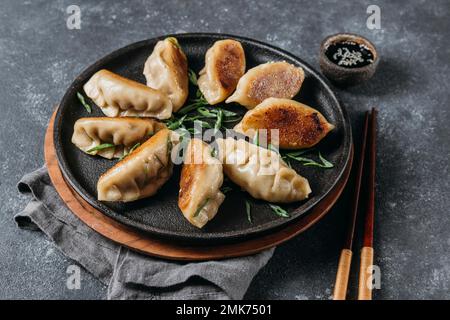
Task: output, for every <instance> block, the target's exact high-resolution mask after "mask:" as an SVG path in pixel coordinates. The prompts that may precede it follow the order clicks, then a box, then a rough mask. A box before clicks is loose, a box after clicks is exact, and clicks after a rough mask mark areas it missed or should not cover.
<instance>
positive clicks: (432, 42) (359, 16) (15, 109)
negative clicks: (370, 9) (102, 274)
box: [0, 0, 450, 299]
mask: <svg viewBox="0 0 450 320" xmlns="http://www.w3.org/2000/svg"><path fill="white" fill-rule="evenodd" d="M70 4H78V5H80V7H81V10H82V16H81V19H82V23H81V30H68V29H67V28H66V18H67V14H66V13H65V10H66V8H67V6H68V5H70ZM369 4H378V5H379V6H380V7H381V18H382V20H381V23H382V29H381V30H369V29H367V27H366V19H367V14H366V8H367V6H368V5H369ZM449 17H450V3H449V2H448V1H446V0H442V1H395V3H393V2H392V1H372V0H370V1H359V2H358V3H356V2H355V1H295V0H287V1H256V0H255V1H246V2H244V1H218V0H214V1H206V0H205V1H181V0H180V1H143V0H142V1H95V2H94V1H92V2H87V1H79V0H78V1H16V0H3V1H1V2H0V74H1V77H0V97H1V102H0V108H1V116H0V130H1V136H0V137H1V138H0V150H2V152H0V172H1V179H0V203H1V212H0V225H1V227H0V228H1V229H0V257H1V259H0V298H39V299H41V298H42V299H46V298H68V299H73V298H85V299H94V298H95V299H97V298H103V297H104V296H105V288H104V287H103V286H102V285H100V284H99V282H97V281H96V280H95V279H93V278H92V277H91V276H90V275H89V274H87V273H85V272H83V274H82V288H81V289H80V290H73V291H70V290H68V289H66V286H65V281H66V273H65V272H66V268H67V266H68V265H70V264H71V261H70V260H68V259H66V258H65V257H64V256H63V255H62V254H61V253H60V252H59V251H58V250H57V249H56V248H55V247H54V246H53V245H52V244H51V243H50V242H49V241H48V240H47V239H46V237H45V236H44V235H42V234H40V233H36V232H29V231H22V230H19V229H17V227H16V226H15V223H14V221H13V219H12V218H13V215H14V214H15V213H16V212H18V211H20V210H21V209H22V208H23V207H24V206H25V202H26V199H25V198H23V197H21V196H19V194H18V193H17V191H16V187H15V185H16V183H17V181H18V180H19V179H20V177H21V176H22V175H23V174H24V173H26V172H28V171H31V170H34V169H36V168H38V167H40V166H41V165H42V163H43V139H44V132H45V127H46V124H47V121H48V119H49V117H50V114H51V112H52V110H53V106H54V105H55V104H56V103H58V101H59V100H60V99H61V98H62V96H63V94H64V91H65V89H66V88H67V87H68V86H69V84H70V83H71V81H72V80H73V79H74V78H75V76H76V75H77V74H78V73H79V72H80V71H81V70H82V69H84V68H85V67H86V66H88V65H89V64H91V63H92V62H94V61H95V60H97V59H98V58H100V57H102V56H104V55H106V54H107V53H109V52H111V51H113V50H115V49H117V48H120V47H122V46H124V45H127V44H130V43H132V42H135V41H138V40H142V39H146V38H150V37H154V36H159V35H163V34H167V33H174V32H200V31H204V32H224V33H231V34H237V35H242V36H247V37H252V38H255V39H258V40H262V41H266V42H269V43H271V44H274V45H276V46H279V47H281V48H283V49H286V50H288V51H290V52H292V53H293V54H296V55H298V56H299V57H301V58H303V59H304V60H306V61H307V62H308V63H309V64H311V65H312V66H315V67H316V68H317V67H318V61H317V52H318V48H319V44H320V41H321V40H322V39H323V38H324V37H325V36H327V35H329V34H332V33H336V32H341V31H348V32H356V33H360V34H362V35H364V36H366V37H368V38H369V39H371V40H372V41H373V42H374V43H375V45H376V46H377V47H378V50H379V53H380V54H381V60H382V61H381V64H380V66H379V70H378V73H377V74H376V76H375V77H374V78H373V80H372V81H371V82H370V83H368V84H364V85H362V86H359V87H356V88H352V89H349V90H338V94H339V96H340V97H341V99H342V101H343V102H344V104H345V105H346V107H347V109H348V111H349V113H350V115H351V117H352V119H353V124H354V131H355V135H356V137H358V133H359V132H360V124H361V116H362V113H363V111H364V110H367V109H369V108H370V107H372V106H377V107H378V108H379V109H380V117H379V122H380V126H379V150H378V165H377V170H378V177H377V178H378V192H377V200H378V201H377V204H378V208H377V224H376V230H375V236H376V241H375V252H376V263H377V264H378V265H379V266H380V267H381V270H382V289H381V290H379V291H377V292H376V293H375V297H376V298H379V299H398V298H401V299H411V298H429V299H433V298H449V291H450V255H449V246H450V217H449V209H448V208H449V207H450V201H449V200H448V198H449V194H450V182H449V159H450V144H449V138H450V126H448V123H449V120H450V114H449V109H450V108H449V105H448V104H449V96H450V91H449V89H448V83H449V82H450V76H449V74H450V68H449V63H448V62H449V57H450V46H449V40H448V39H449V37H450V23H449ZM347 197H348V194H347V196H344V198H343V199H342V200H341V201H340V202H339V204H338V205H337V206H336V208H335V209H334V210H333V211H332V212H331V213H330V214H329V215H328V216H327V217H326V218H325V219H323V221H321V222H320V223H319V224H317V225H316V226H315V227H313V228H312V229H311V230H309V231H308V232H306V233H305V234H303V235H301V236H299V237H297V238H296V239H294V240H292V241H290V242H288V243H286V244H285V245H282V246H281V247H280V248H278V249H277V251H276V253H275V256H274V258H273V259H272V260H271V261H270V263H269V264H268V266H267V267H266V268H265V269H263V270H262V272H261V273H260V274H259V275H258V276H257V277H256V278H255V280H254V282H253V283H252V285H251V287H250V289H249V291H248V294H247V296H246V297H247V298H263V299H270V298H275V299H283V298H287V299H329V298H330V296H331V293H332V284H333V282H334V276H335V271H336V263H337V259H338V254H339V249H340V246H341V244H342V241H343V237H344V229H345V228H344V216H345V214H346V213H347V210H348V201H347V200H346V198H347ZM352 286H353V287H354V286H355V283H353V284H352Z"/></svg>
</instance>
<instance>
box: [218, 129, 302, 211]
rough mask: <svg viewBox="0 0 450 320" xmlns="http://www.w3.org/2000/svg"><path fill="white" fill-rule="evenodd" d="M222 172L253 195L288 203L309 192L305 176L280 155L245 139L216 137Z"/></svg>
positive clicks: (298, 199)
mask: <svg viewBox="0 0 450 320" xmlns="http://www.w3.org/2000/svg"><path fill="white" fill-rule="evenodd" d="M217 145H218V149H219V160H221V161H222V164H223V170H224V172H225V174H226V175H227V176H228V177H229V178H230V179H231V181H233V182H234V183H236V184H237V185H239V186H240V187H241V188H243V189H244V190H245V191H247V192H248V193H250V194H251V195H252V197H254V198H256V199H262V200H266V201H269V202H280V203H289V202H295V201H300V200H303V199H306V198H307V197H308V195H309V194H310V193H311V188H310V186H309V182H308V180H307V179H305V178H303V177H302V176H300V175H299V174H297V172H295V170H293V169H291V168H289V167H288V166H287V165H286V163H285V162H284V161H283V160H282V159H281V157H280V155H279V154H278V153H276V152H274V151H272V150H269V149H265V148H262V147H259V146H257V145H255V144H251V143H249V142H247V141H245V140H244V139H239V140H235V139H233V138H226V139H217Z"/></svg>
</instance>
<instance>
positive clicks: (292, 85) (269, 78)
mask: <svg viewBox="0 0 450 320" xmlns="http://www.w3.org/2000/svg"><path fill="white" fill-rule="evenodd" d="M304 79H305V73H304V71H303V69H302V68H300V67H296V66H294V65H292V64H289V63H287V62H285V61H281V62H268V63H264V64H260V65H259V66H256V67H254V68H252V69H250V70H248V71H247V72H246V73H245V74H244V76H243V77H242V78H241V79H240V80H239V82H238V85H237V88H236V91H235V92H234V93H233V95H232V96H231V97H229V98H228V99H227V100H226V101H225V102H226V103H230V102H237V103H239V104H240V105H243V106H244V107H246V108H247V109H253V108H254V107H256V106H257V105H258V104H260V103H261V102H263V101H264V100H265V99H267V98H271V97H274V98H287V99H292V98H293V97H294V96H295V95H296V94H297V93H298V92H299V91H300V87H301V86H302V84H303V80H304Z"/></svg>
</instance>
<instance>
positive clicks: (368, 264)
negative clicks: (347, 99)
mask: <svg viewBox="0 0 450 320" xmlns="http://www.w3.org/2000/svg"><path fill="white" fill-rule="evenodd" d="M376 117H377V110H376V109H375V108H372V112H371V113H370V115H369V112H368V111H367V112H366V116H365V120H364V131H363V141H362V146H361V152H360V156H359V161H358V165H357V167H356V170H357V171H356V180H355V191H354V194H353V199H352V207H351V210H352V211H351V214H350V220H349V225H348V231H347V238H346V241H345V243H344V248H343V249H342V251H341V255H340V258H339V265H338V270H337V274H336V283H335V286H334V294H333V299H334V300H345V299H346V296H347V286H348V279H349V274H350V265H351V261H352V255H353V251H352V250H353V249H352V247H353V236H354V233H355V226H356V219H357V215H358V206H359V202H360V194H361V192H360V190H361V184H362V180H363V176H364V170H366V171H367V180H366V181H364V184H365V186H366V187H367V192H368V198H367V202H366V207H365V225H364V236H363V247H362V249H361V257H360V269H359V283H358V300H371V299H372V289H371V287H370V286H369V285H368V281H369V280H370V277H371V275H372V274H371V273H369V272H368V270H371V268H372V266H373V222H374V213H375V210H374V207H375V154H376V125H377V119H376ZM367 148H368V151H367V157H368V159H367V160H366V149H367Z"/></svg>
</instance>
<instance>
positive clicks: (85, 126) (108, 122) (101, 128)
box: [72, 117, 166, 159]
mask: <svg viewBox="0 0 450 320" xmlns="http://www.w3.org/2000/svg"><path fill="white" fill-rule="evenodd" d="M165 127H166V126H165V125H164V124H163V123H162V122H159V121H156V120H154V119H149V118H142V119H139V118H129V117H122V118H108V117H98V118H81V119H78V120H77V121H76V122H75V125H74V129H73V135H72V143H73V144H75V145H76V146H77V147H78V148H79V149H81V150H82V151H84V152H86V153H88V154H90V155H99V156H102V157H104V158H107V159H112V158H121V157H123V156H124V155H126V154H128V153H129V152H130V150H131V149H132V148H133V147H135V146H136V144H138V143H143V142H144V141H145V140H147V139H148V138H149V137H151V136H152V135H154V134H155V133H156V132H158V131H159V130H161V129H163V128H165ZM108 145H109V146H110V147H107V146H108Z"/></svg>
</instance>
